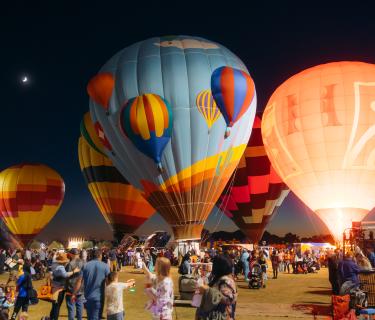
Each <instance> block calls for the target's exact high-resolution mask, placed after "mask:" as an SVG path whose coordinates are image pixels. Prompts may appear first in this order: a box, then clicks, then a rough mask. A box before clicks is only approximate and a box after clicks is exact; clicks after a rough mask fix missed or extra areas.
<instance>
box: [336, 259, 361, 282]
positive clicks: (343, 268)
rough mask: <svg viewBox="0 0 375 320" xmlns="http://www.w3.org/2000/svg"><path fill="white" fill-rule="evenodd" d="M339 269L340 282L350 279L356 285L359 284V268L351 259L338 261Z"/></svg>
mask: <svg viewBox="0 0 375 320" xmlns="http://www.w3.org/2000/svg"><path fill="white" fill-rule="evenodd" d="M339 270H340V275H341V279H342V282H345V281H351V282H353V283H355V284H356V285H358V284H359V279H358V273H359V271H360V269H359V267H358V265H357V264H356V263H355V262H354V261H353V260H352V259H344V260H343V261H342V262H340V264H339Z"/></svg>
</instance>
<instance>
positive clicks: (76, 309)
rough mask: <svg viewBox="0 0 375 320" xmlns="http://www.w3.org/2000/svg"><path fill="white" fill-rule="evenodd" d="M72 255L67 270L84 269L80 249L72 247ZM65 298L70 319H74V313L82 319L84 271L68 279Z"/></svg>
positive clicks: (78, 319)
mask: <svg viewBox="0 0 375 320" xmlns="http://www.w3.org/2000/svg"><path fill="white" fill-rule="evenodd" d="M69 255H70V257H71V260H70V262H69V263H68V265H67V266H66V268H65V269H66V271H67V272H70V271H73V270H77V269H80V270H82V269H83V261H82V260H81V259H80V258H79V251H78V249H71V250H70V252H69ZM65 291H66V295H65V300H66V307H67V309H68V320H74V314H75V315H76V318H77V320H82V314H83V301H84V297H83V280H82V271H80V272H78V273H75V274H74V275H72V276H70V277H69V278H68V279H67V280H66V286H65Z"/></svg>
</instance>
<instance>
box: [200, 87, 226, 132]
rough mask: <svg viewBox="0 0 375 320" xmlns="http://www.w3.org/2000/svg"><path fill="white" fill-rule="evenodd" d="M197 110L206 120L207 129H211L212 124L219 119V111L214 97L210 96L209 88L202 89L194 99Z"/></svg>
mask: <svg viewBox="0 0 375 320" xmlns="http://www.w3.org/2000/svg"><path fill="white" fill-rule="evenodd" d="M195 103H196V105H197V108H198V110H199V112H200V113H201V114H202V115H203V117H204V119H205V120H206V123H207V126H208V129H211V127H212V125H213V124H214V123H215V122H216V120H217V119H219V117H220V115H221V113H220V110H219V108H218V107H217V104H216V102H215V99H214V97H213V96H212V93H211V90H202V91H201V92H200V93H199V94H198V95H197V99H196V101H195Z"/></svg>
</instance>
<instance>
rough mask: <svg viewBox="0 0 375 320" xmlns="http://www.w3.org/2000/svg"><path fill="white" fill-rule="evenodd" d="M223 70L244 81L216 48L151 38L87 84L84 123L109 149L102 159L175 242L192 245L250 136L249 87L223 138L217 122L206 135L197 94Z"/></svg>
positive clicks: (197, 41)
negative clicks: (96, 127) (96, 126)
mask: <svg viewBox="0 0 375 320" xmlns="http://www.w3.org/2000/svg"><path fill="white" fill-rule="evenodd" d="M223 66H227V67H231V68H234V69H236V70H241V72H243V74H246V75H248V71H247V69H246V67H245V66H244V64H243V63H242V62H241V60H240V59H239V58H238V57H236V56H235V55H234V54H233V53H232V52H230V51H229V50H228V49H226V48H224V47H223V46H221V45H219V44H217V43H214V42H211V41H208V40H205V39H202V38H196V37H189V36H169V37H161V38H151V39H148V40H145V41H141V42H138V43H136V44H134V45H131V46H130V47H128V48H125V49H124V50H122V51H120V52H119V53H118V54H116V55H115V56H114V57H113V58H111V59H110V60H109V61H108V62H107V63H106V64H105V65H104V66H103V67H102V69H101V70H100V71H99V73H98V74H97V75H96V76H95V77H94V78H92V80H90V82H89V84H88V93H89V96H90V113H91V117H92V119H93V122H94V123H95V122H98V123H100V125H101V126H102V129H103V137H105V138H106V139H107V140H108V141H109V143H110V145H111V148H112V149H111V150H110V149H108V148H105V153H106V154H107V155H108V156H109V157H110V158H111V160H112V161H113V163H114V165H115V167H116V168H117V169H118V170H119V171H120V172H121V173H122V175H123V176H124V177H125V178H126V179H127V180H128V181H129V182H130V183H131V184H132V185H133V186H135V187H136V188H138V189H141V190H142V191H143V192H144V195H145V197H146V199H147V200H148V202H149V203H150V204H151V205H152V206H153V207H154V208H155V209H156V210H157V211H158V212H159V213H160V214H161V215H162V216H163V217H164V218H165V219H166V221H167V222H168V223H169V224H170V225H171V226H172V228H173V231H174V236H175V238H176V239H177V240H188V239H200V234H201V230H202V228H203V225H204V223H205V221H206V218H207V216H208V215H209V213H210V212H211V210H212V208H213V206H214V205H215V203H216V201H217V199H218V198H219V196H220V194H221V192H222V190H223V189H224V187H225V185H226V183H227V181H228V179H229V178H230V176H231V174H232V172H233V170H234V169H235V167H236V166H237V164H238V161H239V160H240V158H241V156H242V153H243V151H244V150H245V148H246V143H247V141H248V139H249V136H250V133H251V128H252V123H253V119H254V116H255V111H256V110H255V109H256V96H255V88H254V85H253V86H252V87H249V88H248V90H249V91H251V92H252V99H249V100H247V105H244V108H243V110H244V112H243V114H242V115H238V116H237V118H236V119H235V120H236V121H235V122H234V124H233V128H232V134H231V137H230V139H224V133H225V130H226V127H227V125H226V123H225V121H224V118H223V117H222V116H220V117H219V118H218V119H217V120H216V122H215V125H214V126H212V127H211V129H210V130H207V122H206V119H205V118H204V117H203V116H202V113H201V111H200V110H199V108H197V106H196V101H197V97H198V95H199V94H200V93H201V92H202V91H203V90H210V89H211V76H212V74H213V72H214V70H216V69H217V68H220V67H223ZM109 75H111V76H112V79H113V85H108V83H109V81H108V77H109ZM236 84H237V82H236V83H234V90H235V92H237V87H236ZM231 86H232V88H233V83H232V84H231ZM241 92H243V91H241ZM150 98H152V99H153V101H155V100H157V102H153V101H151V100H150ZM147 104H148V105H147ZM241 110H242V109H241ZM132 112H133V115H132ZM142 135H143V136H142ZM140 137H141V138H140ZM148 137H150V138H149V139H148ZM137 139H138V140H137ZM140 139H142V140H140ZM161 168H162V169H163V170H160V169H161ZM158 169H159V170H158Z"/></svg>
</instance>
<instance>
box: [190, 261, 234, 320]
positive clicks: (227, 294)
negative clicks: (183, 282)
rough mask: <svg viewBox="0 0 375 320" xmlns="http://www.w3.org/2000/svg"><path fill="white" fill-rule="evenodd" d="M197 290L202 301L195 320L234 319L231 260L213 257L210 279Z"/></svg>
mask: <svg viewBox="0 0 375 320" xmlns="http://www.w3.org/2000/svg"><path fill="white" fill-rule="evenodd" d="M199 291H200V294H201V295H202V302H201V305H200V307H199V308H198V309H197V312H196V319H197V320H211V319H226V320H234V319H235V311H236V302H237V287H236V283H235V282H234V279H233V277H232V262H231V261H230V260H229V259H228V258H227V257H225V256H222V255H219V256H216V257H214V259H213V265H212V272H211V280H210V282H209V284H208V285H202V286H201V287H200V288H199Z"/></svg>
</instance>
